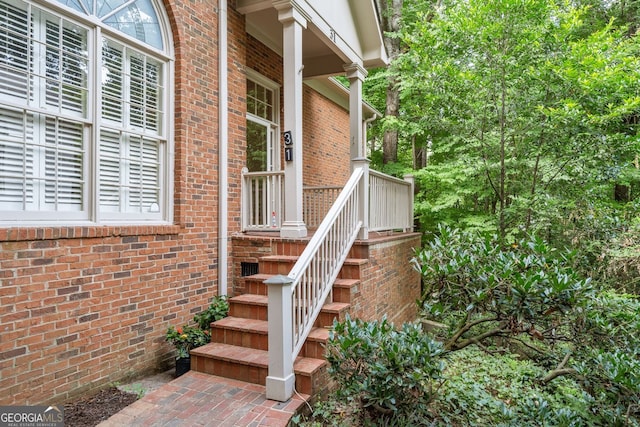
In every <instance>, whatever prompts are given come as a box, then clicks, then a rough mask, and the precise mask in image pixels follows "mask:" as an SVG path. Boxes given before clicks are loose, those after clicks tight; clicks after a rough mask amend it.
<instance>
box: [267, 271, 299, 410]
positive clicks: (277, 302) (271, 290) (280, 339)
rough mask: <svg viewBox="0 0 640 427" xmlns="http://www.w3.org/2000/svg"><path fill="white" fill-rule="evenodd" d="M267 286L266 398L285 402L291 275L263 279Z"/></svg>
mask: <svg viewBox="0 0 640 427" xmlns="http://www.w3.org/2000/svg"><path fill="white" fill-rule="evenodd" d="M264 283H265V284H266V285H267V286H268V295H269V299H268V302H269V306H268V313H267V315H268V319H269V374H268V376H267V399H271V400H277V401H280V402H286V401H287V400H289V398H290V397H291V396H292V395H293V388H294V385H295V382H296V377H295V374H294V373H293V320H292V306H291V298H292V297H291V295H292V292H293V288H292V286H291V285H292V284H293V279H291V278H290V277H288V276H283V275H277V276H273V277H270V278H268V279H267V280H265V281H264Z"/></svg>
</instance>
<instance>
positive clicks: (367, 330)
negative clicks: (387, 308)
mask: <svg viewBox="0 0 640 427" xmlns="http://www.w3.org/2000/svg"><path fill="white" fill-rule="evenodd" d="M441 352H442V346H441V345H440V343H438V342H436V341H433V340H432V339H430V338H429V337H428V336H427V335H425V334H424V332H423V331H422V329H421V328H420V326H418V325H415V324H405V325H403V326H402V328H401V329H400V330H395V329H394V327H393V325H392V324H390V323H389V322H387V320H386V319H383V320H382V321H380V322H375V321H374V322H364V321H361V320H357V319H351V318H347V319H346V320H345V321H344V322H342V323H338V322H336V323H334V325H333V329H332V332H331V337H330V340H329V342H328V344H327V353H326V354H327V360H328V361H329V364H330V368H329V372H330V373H331V375H332V376H333V378H334V379H335V380H336V382H337V384H338V385H339V388H340V390H339V393H340V396H341V397H342V398H344V399H346V400H347V401H349V402H353V403H355V404H356V406H362V416H363V417H365V418H369V417H370V418H371V420H375V423H376V425H389V423H391V422H393V423H396V422H400V420H404V421H402V422H409V420H411V419H412V417H426V416H428V408H429V404H430V403H431V401H432V400H433V399H434V398H435V397H436V392H437V390H436V389H437V386H438V383H439V381H440V375H441V371H442V363H441V362H440V360H439V355H440V354H441ZM371 422H373V421H371ZM401 424H402V423H401Z"/></svg>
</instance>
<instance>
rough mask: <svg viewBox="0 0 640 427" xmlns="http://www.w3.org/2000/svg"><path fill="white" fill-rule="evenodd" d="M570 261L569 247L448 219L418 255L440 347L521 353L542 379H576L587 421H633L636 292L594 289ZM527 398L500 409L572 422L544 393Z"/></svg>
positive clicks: (638, 321)
mask: <svg viewBox="0 0 640 427" xmlns="http://www.w3.org/2000/svg"><path fill="white" fill-rule="evenodd" d="M572 263H573V258H572V253H570V252H562V251H558V250H555V249H553V248H551V247H549V246H548V245H547V244H546V243H545V242H544V241H542V240H540V239H535V238H534V239H529V240H526V241H521V242H519V243H517V244H515V243H514V244H512V245H511V246H508V247H505V248H502V247H501V246H500V245H499V244H498V242H497V240H496V239H495V237H494V238H486V237H482V236H480V235H477V234H474V233H470V232H462V231H459V230H455V229H450V228H448V227H440V228H439V235H437V236H435V237H434V238H433V240H432V241H431V242H430V243H429V244H428V245H427V246H426V247H425V248H424V249H423V250H422V251H421V252H419V253H418V254H417V255H416V258H415V259H414V265H415V266H416V268H418V269H419V271H420V272H421V274H422V275H423V278H424V280H425V283H424V286H425V294H424V299H423V307H424V315H425V316H426V317H429V318H432V319H434V320H437V321H439V322H444V323H445V324H446V325H447V327H448V328H447V329H446V330H445V331H444V332H443V339H445V349H447V350H451V351H458V350H461V349H464V348H467V347H468V346H471V345H473V346H478V347H480V348H482V349H485V350H487V351H488V352H503V351H517V352H518V353H519V354H521V355H522V357H525V358H526V359H527V360H529V361H530V362H531V363H534V364H535V365H536V369H538V375H539V377H538V378H537V379H536V381H538V382H539V383H540V384H541V386H545V387H550V386H551V385H552V384H554V383H555V382H556V381H557V380H558V378H560V377H564V376H571V377H572V378H573V379H572V381H574V383H575V384H577V385H579V386H580V387H581V390H582V395H581V397H580V399H582V400H584V401H585V402H586V403H584V404H583V405H582V406H583V408H582V409H580V410H579V411H578V413H586V412H588V413H589V414H591V415H590V416H589V418H588V420H589V421H588V423H587V424H591V423H593V424H592V425H603V424H602V423H603V422H605V421H607V422H611V425H634V426H635V425H639V423H640V420H639V417H640V337H639V336H638V331H640V315H639V314H638V313H640V300H639V299H638V297H636V296H632V295H626V294H620V293H617V292H615V291H613V290H602V289H598V288H597V287H595V286H593V285H592V284H591V283H590V281H589V280H587V279H582V278H581V277H580V276H579V274H577V273H576V271H575V270H574V269H573V268H572V267H571V265H572ZM487 357H490V356H487ZM543 371H547V374H546V375H541V374H540V373H541V372H543ZM530 402H531V404H526V405H524V406H522V405H518V407H517V408H510V409H509V411H507V412H505V414H510V413H513V414H515V415H514V416H515V418H514V420H516V419H518V418H520V417H522V416H523V414H522V411H525V412H526V411H529V412H531V411H533V412H531V413H533V414H534V415H535V416H539V417H541V418H540V419H541V420H546V421H544V422H543V423H542V424H543V425H572V424H566V423H565V421H562V422H560V421H557V420H555V418H553V417H555V416H557V414H555V413H554V412H553V411H551V410H550V406H549V405H550V399H549V398H545V399H542V400H541V399H537V400H536V399H534V400H531V401H530ZM460 405H461V404H460ZM585 405H586V406H585ZM587 409H588V411H587ZM536 411H537V412H536ZM536 414H537V415H536ZM565 415H566V417H564V418H562V419H563V420H572V419H574V418H575V416H578V415H576V414H573V415H572V413H571V412H567V413H566V414H565ZM549 417H551V418H549ZM505 420H506V418H505ZM554 420H555V421H554ZM567 422H568V421H567ZM506 425H511V424H509V423H507V424H506ZM578 425H580V424H578Z"/></svg>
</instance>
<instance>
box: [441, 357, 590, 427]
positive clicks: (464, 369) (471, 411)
mask: <svg viewBox="0 0 640 427" xmlns="http://www.w3.org/2000/svg"><path fill="white" fill-rule="evenodd" d="M544 372H545V370H544V368H542V367H540V366H538V365H536V364H535V363H533V362H532V361H530V360H522V359H521V358H520V357H519V356H518V355H514V354H510V353H506V354H494V355H488V354H487V353H486V352H483V351H481V350H479V349H478V348H475V347H468V348H466V349H464V350H460V351H456V352H453V353H449V354H448V355H447V367H446V369H445V371H444V374H443V375H444V376H445V377H446V379H447V381H446V383H445V385H444V386H443V387H442V389H441V393H440V394H441V396H440V398H439V399H438V401H437V402H435V403H434V408H433V409H434V412H435V413H436V414H438V418H437V420H436V421H437V422H436V423H434V425H437V426H450V425H464V426H513V427H517V426H546V427H552V426H567V427H568V426H588V425H597V424H596V423H593V417H592V416H591V415H590V414H589V406H590V405H589V401H590V399H589V397H588V395H587V394H586V393H585V392H584V391H582V389H581V388H580V385H579V384H578V383H576V381H575V380H573V379H570V378H561V379H559V380H558V381H556V382H554V383H553V384H549V385H546V386H545V385H542V384H541V383H540V382H539V380H538V379H539V378H540V377H541V376H542V375H544Z"/></svg>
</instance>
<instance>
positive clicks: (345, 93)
mask: <svg viewBox="0 0 640 427" xmlns="http://www.w3.org/2000/svg"><path fill="white" fill-rule="evenodd" d="M304 84H305V85H307V86H309V87H310V88H312V89H313V90H315V91H316V92H318V93H320V94H321V95H324V96H325V97H327V98H328V99H330V100H331V101H333V102H334V103H336V104H338V105H339V106H341V107H342V108H344V109H345V110H347V111H349V89H348V88H346V87H345V86H344V85H343V84H342V83H340V82H339V81H337V80H336V79H334V78H312V79H307V80H305V81H304ZM362 116H363V117H364V118H369V117H371V116H376V117H382V116H383V114H382V113H381V112H380V111H378V110H376V109H375V108H374V107H373V106H372V105H371V104H369V103H368V102H366V101H363V102H362Z"/></svg>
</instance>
